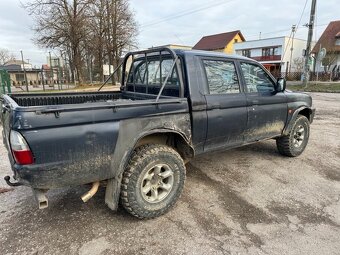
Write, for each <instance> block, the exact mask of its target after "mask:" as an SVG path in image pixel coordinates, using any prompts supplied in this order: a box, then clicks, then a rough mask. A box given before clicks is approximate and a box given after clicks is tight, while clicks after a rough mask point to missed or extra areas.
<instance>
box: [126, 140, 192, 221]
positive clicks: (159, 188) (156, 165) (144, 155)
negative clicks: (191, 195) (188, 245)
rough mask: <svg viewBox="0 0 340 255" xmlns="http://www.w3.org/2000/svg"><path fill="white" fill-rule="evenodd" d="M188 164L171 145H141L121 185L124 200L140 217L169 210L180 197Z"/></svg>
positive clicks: (147, 216)
mask: <svg viewBox="0 0 340 255" xmlns="http://www.w3.org/2000/svg"><path fill="white" fill-rule="evenodd" d="M185 174H186V170H185V166H184V162H183V159H182V158H181V156H180V155H179V154H178V153H177V152H176V151H175V150H174V149H172V148H171V147H168V146H165V145H156V144H148V145H143V146H141V147H139V148H137V149H136V150H135V151H134V153H133V154H132V156H131V158H130V160H129V163H128V166H127V167H126V169H125V171H124V174H123V180H122V187H121V194H120V198H121V203H122V205H123V207H124V208H125V210H126V211H128V212H129V213H130V214H132V215H133V216H135V217H138V218H140V219H145V218H147V219H149V218H155V217H158V216H160V215H162V214H164V213H166V212H167V211H168V210H169V209H170V208H171V207H172V206H173V205H174V204H175V203H176V201H177V200H178V198H179V197H180V195H181V193H182V190H183V186H184V181H185Z"/></svg>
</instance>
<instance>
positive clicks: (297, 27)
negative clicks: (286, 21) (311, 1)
mask: <svg viewBox="0 0 340 255" xmlns="http://www.w3.org/2000/svg"><path fill="white" fill-rule="evenodd" d="M307 3H308V0H306V1H305V5H304V6H303V10H302V12H301V15H300V19H299V22H298V24H297V26H296V28H295V29H294V32H293V30H292V33H290V36H289V39H288V43H287V46H286V48H285V50H284V52H283V55H282V58H281V59H284V57H285V55H286V52H287V49H288V45H289V43H290V40H291V39H292V35H293V33H296V32H297V30H298V29H299V26H300V24H301V20H302V17H303V15H304V14H305V10H306V6H307Z"/></svg>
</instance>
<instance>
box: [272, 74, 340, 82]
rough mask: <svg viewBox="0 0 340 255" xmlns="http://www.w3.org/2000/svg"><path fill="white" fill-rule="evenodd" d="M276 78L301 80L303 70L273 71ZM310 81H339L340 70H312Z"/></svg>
mask: <svg viewBox="0 0 340 255" xmlns="http://www.w3.org/2000/svg"><path fill="white" fill-rule="evenodd" d="M271 73H272V75H273V76H274V77H276V78H278V77H282V78H285V79H286V80H287V81H301V80H302V78H303V75H304V74H303V72H290V73H285V72H271ZM309 80H310V81H338V80H340V72H310V74H309Z"/></svg>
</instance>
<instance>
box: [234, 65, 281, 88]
mask: <svg viewBox="0 0 340 255" xmlns="http://www.w3.org/2000/svg"><path fill="white" fill-rule="evenodd" d="M241 69H242V72H243V76H244V79H245V83H246V86H247V91H248V92H250V93H253V92H273V91H274V90H275V87H274V83H273V82H272V80H271V79H270V77H269V75H268V74H267V73H266V72H265V71H264V70H263V69H262V68H261V67H260V66H258V65H255V64H250V63H241Z"/></svg>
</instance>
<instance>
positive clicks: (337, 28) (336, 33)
mask: <svg viewBox="0 0 340 255" xmlns="http://www.w3.org/2000/svg"><path fill="white" fill-rule="evenodd" d="M339 37H340V20H336V21H332V22H330V23H329V24H328V26H327V28H326V29H325V31H324V32H323V34H322V35H321V37H320V39H319V40H318V42H317V43H316V44H315V46H314V48H313V50H312V52H313V53H317V52H318V51H319V49H320V45H321V48H326V50H327V51H337V52H340V45H335V41H336V40H337V39H338V38H339Z"/></svg>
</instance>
